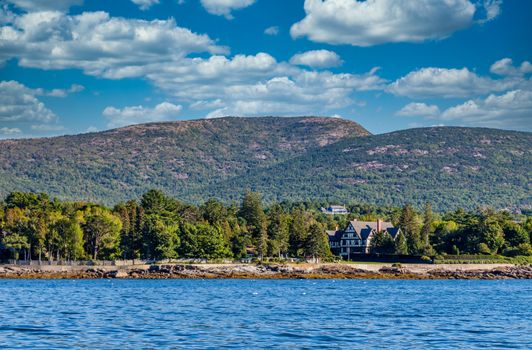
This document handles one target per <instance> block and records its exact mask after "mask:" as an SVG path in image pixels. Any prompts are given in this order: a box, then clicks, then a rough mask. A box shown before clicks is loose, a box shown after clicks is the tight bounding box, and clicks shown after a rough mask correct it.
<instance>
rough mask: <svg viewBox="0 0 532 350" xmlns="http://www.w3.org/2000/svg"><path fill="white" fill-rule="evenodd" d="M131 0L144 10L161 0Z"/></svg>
mask: <svg viewBox="0 0 532 350" xmlns="http://www.w3.org/2000/svg"><path fill="white" fill-rule="evenodd" d="M131 1H132V2H133V3H134V4H135V5H137V6H138V7H139V8H140V9H141V10H143V11H145V10H147V9H149V8H150V7H152V6H153V5H155V4H158V3H159V0H131Z"/></svg>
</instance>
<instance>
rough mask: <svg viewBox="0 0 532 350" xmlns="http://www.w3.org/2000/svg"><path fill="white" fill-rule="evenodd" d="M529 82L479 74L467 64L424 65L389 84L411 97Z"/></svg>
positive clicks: (499, 88)
mask: <svg viewBox="0 0 532 350" xmlns="http://www.w3.org/2000/svg"><path fill="white" fill-rule="evenodd" d="M523 83H526V82H524V81H523V80H521V79H499V80H493V79H490V78H486V77H480V76H478V75H477V74H476V73H474V72H471V71H470V70H469V69H467V68H462V69H454V68H453V69H447V68H432V67H429V68H421V69H419V70H416V71H413V72H410V73H408V74H407V75H406V76H404V77H402V78H400V79H398V80H396V81H395V82H393V83H392V84H390V86H389V87H388V91H389V92H391V93H393V94H395V95H399V96H408V97H413V98H417V97H443V98H451V97H469V96H478V95H482V94H488V93H490V92H500V91H505V90H509V89H512V88H515V87H517V86H519V85H520V84H523Z"/></svg>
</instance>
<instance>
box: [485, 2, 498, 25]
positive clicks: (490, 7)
mask: <svg viewBox="0 0 532 350" xmlns="http://www.w3.org/2000/svg"><path fill="white" fill-rule="evenodd" d="M501 5H502V0H484V2H483V7H484V11H485V12H486V13H485V18H484V19H481V20H480V22H481V23H483V22H488V21H491V20H492V19H494V18H496V17H497V16H499V15H500V14H501Z"/></svg>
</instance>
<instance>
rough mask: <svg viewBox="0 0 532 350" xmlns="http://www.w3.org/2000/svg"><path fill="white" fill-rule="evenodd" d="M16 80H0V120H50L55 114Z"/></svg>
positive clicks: (32, 91)
mask: <svg viewBox="0 0 532 350" xmlns="http://www.w3.org/2000/svg"><path fill="white" fill-rule="evenodd" d="M35 94H36V93H35V90H32V89H29V88H28V87H26V86H25V85H23V84H21V83H19V82H17V81H13V80H11V81H2V82H0V122H2V123H3V122H31V121H40V122H45V123H48V122H52V121H55V120H56V119H57V116H56V115H55V114H54V113H53V112H52V111H51V110H49V109H48V108H46V106H45V105H44V103H42V102H41V101H39V100H38V99H37V98H36V97H35Z"/></svg>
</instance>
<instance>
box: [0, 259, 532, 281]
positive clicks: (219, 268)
mask: <svg viewBox="0 0 532 350" xmlns="http://www.w3.org/2000/svg"><path fill="white" fill-rule="evenodd" d="M102 278H119V279H404V280H408V279H485V280H492V279H532V266H530V265H527V266H523V265H511V264H460V265H458V264H434V265H432V264H402V265H401V266H392V264H385V263H382V264H381V263H376V264H346V263H324V264H267V265H261V264H163V265H133V266H49V265H40V266H20V265H0V279H102Z"/></svg>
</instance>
